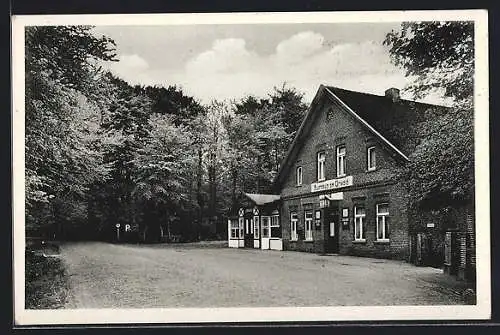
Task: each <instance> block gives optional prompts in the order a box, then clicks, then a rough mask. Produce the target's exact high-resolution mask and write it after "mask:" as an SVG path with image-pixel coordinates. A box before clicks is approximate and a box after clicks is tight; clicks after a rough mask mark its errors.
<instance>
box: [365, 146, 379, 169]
mask: <svg viewBox="0 0 500 335" xmlns="http://www.w3.org/2000/svg"><path fill="white" fill-rule="evenodd" d="M366 156H367V157H366V159H367V164H368V171H373V170H375V169H376V168H377V156H376V154H375V147H369V148H368V149H367V152H366Z"/></svg>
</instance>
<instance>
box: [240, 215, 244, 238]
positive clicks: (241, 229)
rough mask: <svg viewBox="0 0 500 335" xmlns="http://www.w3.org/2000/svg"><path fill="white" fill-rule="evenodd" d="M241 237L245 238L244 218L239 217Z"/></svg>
mask: <svg viewBox="0 0 500 335" xmlns="http://www.w3.org/2000/svg"><path fill="white" fill-rule="evenodd" d="M239 228H240V238H243V218H241V217H240V219H239Z"/></svg>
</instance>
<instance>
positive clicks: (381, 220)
mask: <svg viewBox="0 0 500 335" xmlns="http://www.w3.org/2000/svg"><path fill="white" fill-rule="evenodd" d="M377 240H378V241H388V240H389V205H388V204H378V205H377Z"/></svg>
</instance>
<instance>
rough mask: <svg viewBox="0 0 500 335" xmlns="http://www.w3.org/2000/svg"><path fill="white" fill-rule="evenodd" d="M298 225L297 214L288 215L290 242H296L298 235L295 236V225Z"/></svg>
mask: <svg viewBox="0 0 500 335" xmlns="http://www.w3.org/2000/svg"><path fill="white" fill-rule="evenodd" d="M298 223H299V216H298V215H297V213H295V212H293V213H290V241H297V240H298V239H299V235H298V234H297V224H298Z"/></svg>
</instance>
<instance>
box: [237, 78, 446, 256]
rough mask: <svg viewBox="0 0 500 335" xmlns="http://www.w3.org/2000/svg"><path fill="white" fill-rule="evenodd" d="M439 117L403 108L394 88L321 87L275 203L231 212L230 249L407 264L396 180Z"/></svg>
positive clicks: (259, 202) (245, 204)
mask: <svg viewBox="0 0 500 335" xmlns="http://www.w3.org/2000/svg"><path fill="white" fill-rule="evenodd" d="M446 110H447V109H446V108H444V107H441V106H435V105H429V104H423V103H417V102H413V101H408V100H403V99H401V98H400V97H399V91H398V90H397V89H394V88H391V89H388V90H387V91H386V92H385V96H378V95H372V94H365V93H360V92H353V91H348V90H344V89H340V88H336V87H329V86H323V85H321V86H320V88H319V90H318V92H317V94H316V96H315V98H314V99H313V101H312V103H311V106H310V107H309V110H308V112H307V114H306V116H305V118H304V120H303V122H302V124H301V126H300V128H299V130H298V131H297V134H296V137H295V139H294V140H293V142H292V144H291V146H290V148H289V150H288V152H287V155H286V157H285V159H284V160H283V162H282V164H281V167H280V170H279V172H278V175H277V177H276V179H275V183H274V187H275V189H274V190H275V192H274V194H273V195H255V194H252V195H248V194H247V195H245V200H243V201H242V202H241V203H240V205H239V208H237V209H235V210H234V211H233V213H232V216H231V217H230V220H229V222H228V224H229V236H228V238H229V246H231V247H255V248H261V249H277V250H282V249H283V250H297V251H305V252H315V253H340V254H346V255H359V256H369V257H381V258H392V259H404V260H411V259H412V257H413V259H415V258H416V256H415V254H416V252H417V249H418V245H417V244H416V242H415V238H413V236H412V235H414V230H413V227H412V226H411V224H410V222H411V220H410V218H409V215H410V213H409V209H408V208H409V206H408V205H409V204H408V198H407V194H406V191H405V189H404V188H403V186H402V183H401V181H400V180H399V178H398V173H399V172H400V171H401V168H402V167H404V166H405V164H406V163H407V162H408V155H409V154H410V153H411V152H412V151H413V150H414V149H415V147H416V146H417V144H418V143H419V141H420V138H419V133H418V127H419V126H420V125H421V124H422V123H423V122H426V121H427V120H429V119H432V118H435V117H436V116H437V115H439V114H440V113H445V112H446ZM271 226H272V228H271ZM277 227H280V229H278V228H277ZM271 229H273V231H272V232H271ZM439 229H440V227H439V223H437V224H433V225H428V226H427V225H425V226H424V228H422V229H420V230H419V232H420V233H428V235H429V236H432V234H433V232H435V231H439ZM278 231H279V233H278ZM273 233H274V234H273ZM266 239H271V240H273V239H274V243H267V242H265V241H266ZM245 240H246V241H247V242H241V241H245ZM250 240H252V242H253V241H255V242H254V243H250ZM236 241H239V242H236Z"/></svg>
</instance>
